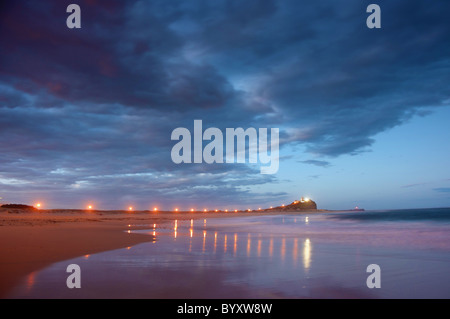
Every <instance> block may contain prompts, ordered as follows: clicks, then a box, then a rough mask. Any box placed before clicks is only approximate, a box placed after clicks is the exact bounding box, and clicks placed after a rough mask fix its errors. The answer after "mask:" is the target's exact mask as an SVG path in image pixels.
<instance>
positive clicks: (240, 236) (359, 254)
mask: <svg viewBox="0 0 450 319" xmlns="http://www.w3.org/2000/svg"><path fill="white" fill-rule="evenodd" d="M311 219H312V218H308V217H305V218H304V217H302V218H300V217H295V218H293V217H289V216H286V217H283V218H282V219H280V220H279V222H280V223H279V224H282V225H283V226H281V227H282V228H277V231H274V228H273V227H267V228H266V230H267V231H266V232H262V231H261V230H262V228H261V227H259V228H257V229H255V228H256V227H253V226H251V227H250V226H246V227H237V226H236V225H232V226H230V225H229V224H228V223H229V222H230V220H229V219H227V220H226V221H223V223H224V224H221V223H222V221H221V220H213V219H211V220H207V219H204V220H197V221H195V222H194V220H175V221H173V223H172V224H171V225H170V226H167V225H157V224H153V225H152V226H153V227H152V228H151V229H150V231H148V233H149V234H152V235H155V236H156V241H155V242H153V243H144V244H140V245H137V246H134V247H133V249H128V250H125V249H119V250H115V251H110V252H105V253H100V254H95V255H91V256H84V257H80V258H78V259H74V260H71V261H66V262H61V263H57V264H55V265H53V266H51V267H49V268H47V269H45V270H43V271H41V272H37V273H33V274H31V275H30V276H29V277H28V278H27V282H26V284H25V286H24V287H25V288H23V287H22V288H21V287H20V286H19V287H17V289H16V290H15V292H14V293H13V294H12V295H11V297H18V298H30V297H31V298H54V296H60V297H62V298H114V297H118V298H127V297H136V298H273V297H277V298H303V297H306V298H309V297H312V298H373V297H383V298H384V297H394V298H397V297H403V296H402V295H401V293H404V291H406V290H405V289H403V288H402V289H399V288H398V287H397V286H399V285H400V287H401V283H402V280H403V283H405V284H408V282H410V281H411V280H410V279H411V278H409V277H408V276H405V277H404V278H402V277H401V276H398V273H399V272H400V271H401V269H399V265H400V264H401V265H402V266H403V267H404V265H405V264H404V263H398V260H396V259H393V258H392V254H391V253H386V250H382V249H381V250H376V249H375V250H374V249H373V248H369V249H368V248H367V247H364V246H357V247H355V246H348V245H337V243H335V242H332V243H326V242H325V243H324V242H323V241H320V240H318V239H317V238H316V240H315V239H314V236H313V237H311V234H309V233H307V232H306V231H305V229H304V227H311ZM238 225H239V224H238ZM293 225H294V226H295V227H299V228H298V231H297V232H292V229H290V230H289V231H288V229H286V232H280V231H279V230H280V229H281V230H285V228H283V227H288V226H293ZM297 225H298V226H297ZM253 229H255V232H252V231H251V230H253ZM271 229H272V231H271ZM127 231H129V230H127ZM140 232H143V231H140ZM316 241H317V242H316ZM374 256H375V257H376V258H375V257H374ZM404 257H405V256H403V257H402V258H403V261H404V259H405V258H404ZM406 257H407V258H410V259H412V260H414V258H416V259H417V260H414V261H415V262H416V264H417V263H418V264H419V265H422V266H423V267H422V269H423V268H426V267H431V269H433V270H434V271H435V272H438V273H441V272H442V273H445V272H443V271H442V269H443V268H448V265H449V262H450V261H449V259H448V258H442V255H438V257H439V258H440V261H441V263H439V262H438V263H435V264H433V263H431V264H430V262H429V260H428V259H427V258H420V254H419V256H417V255H414V254H412V255H407V256H406ZM374 258H375V259H374ZM407 258H406V259H407ZM439 258H438V260H439ZM403 261H402V262H403ZM374 262H375V263H380V264H382V269H387V272H384V273H383V275H384V277H383V278H384V279H383V283H384V285H383V290H378V291H374V290H370V289H368V288H367V287H366V285H365V280H366V278H367V274H366V273H365V267H367V265H368V264H370V263H374ZM69 263H77V264H79V265H80V266H81V268H82V272H83V283H84V284H83V288H84V289H80V290H78V291H74V290H68V289H67V288H65V287H64V283H65V279H66V277H65V275H66V274H65V271H64V267H66V266H67V265H68V264H69ZM389 267H391V268H393V270H391V271H392V273H391V274H390V273H389V270H390V268H389ZM61 269H63V270H62V271H61ZM117 273H121V275H120V276H117V275H116V274H117ZM192 274H196V278H202V279H201V281H202V282H201V283H200V282H193V281H192ZM438 277H439V276H438V275H437V278H438ZM36 278H38V279H37V280H36ZM386 278H387V279H388V280H389V278H390V279H391V280H392V281H393V284H392V287H390V286H389V281H387V282H386ZM398 278H400V279H398ZM431 278H432V281H431V283H426V282H423V283H422V285H423V286H424V287H425V288H426V287H428V288H429V287H431V286H432V285H433V284H434V283H439V282H440V280H439V278H438V279H436V276H432V277H431ZM395 280H397V282H396V281H395ZM399 280H400V282H398V281H399ZM111 287H120V289H119V290H114V289H111ZM131 291H133V293H132V295H131V296H130V295H129V294H130V292H131ZM415 291H418V292H419V293H420V290H419V289H416V290H415ZM440 293H441V295H442V294H443V295H446V294H447V295H446V296H450V289H446V290H445V289H444V292H442V291H440Z"/></svg>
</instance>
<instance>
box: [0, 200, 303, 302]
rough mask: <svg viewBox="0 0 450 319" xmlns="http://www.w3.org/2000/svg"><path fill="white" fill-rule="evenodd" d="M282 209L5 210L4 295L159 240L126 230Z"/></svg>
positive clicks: (0, 234) (1, 232)
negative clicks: (66, 263) (27, 280)
mask: <svg viewBox="0 0 450 319" xmlns="http://www.w3.org/2000/svg"><path fill="white" fill-rule="evenodd" d="M276 213H277V212H270V213H264V212H263V213H260V212H255V213H252V212H245V213H239V212H238V213H234V212H233V213H220V212H219V213H201V212H194V213H191V212H178V213H172V212H158V213H155V212H133V213H130V212H126V211H83V210H39V211H33V212H29V211H23V210H16V209H2V208H0V242H1V243H2V244H1V245H0V298H1V297H4V296H5V295H6V293H7V292H8V291H9V290H10V289H11V288H13V287H14V285H16V284H17V283H18V282H19V280H20V279H21V278H23V277H24V276H26V275H28V274H30V273H32V272H34V271H37V270H39V269H42V268H44V267H46V266H49V265H50V264H52V263H55V262H58V261H62V260H66V259H71V258H75V257H79V256H83V255H89V254H94V253H98V252H102V251H107V250H112V249H118V248H124V247H129V246H133V245H136V244H138V243H142V242H146V241H151V240H153V237H152V236H150V235H145V234H135V233H130V234H129V233H127V232H126V230H128V229H134V230H136V229H145V228H146V227H145V226H135V225H147V224H152V223H158V224H161V223H164V222H170V221H173V220H175V219H179V220H182V219H200V218H224V217H239V216H252V215H269V214H276ZM283 214H286V212H283ZM295 214H298V213H295ZM128 225H131V227H130V226H128Z"/></svg>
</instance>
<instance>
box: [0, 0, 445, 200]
mask: <svg viewBox="0 0 450 319" xmlns="http://www.w3.org/2000/svg"><path fill="white" fill-rule="evenodd" d="M71 2H72V1H39V2H36V1H7V2H5V3H4V4H3V5H2V6H1V7H0V8H1V13H0V15H1V16H0V18H1V22H0V50H1V51H0V52H1V58H0V93H1V94H0V136H1V139H0V149H1V153H0V164H1V165H2V166H1V169H0V183H1V184H2V189H4V190H9V191H10V192H11V193H13V192H19V191H20V192H23V193H27V192H32V191H33V192H34V191H37V192H38V191H44V190H46V189H49V190H53V191H56V190H60V192H66V193H64V194H66V195H61V200H60V202H61V203H65V202H69V201H70V198H71V197H70V196H71V194H74V192H75V193H77V192H78V193H77V194H80V196H81V195H82V194H86V193H91V194H97V195H98V196H99V197H102V198H109V199H118V200H119V199H120V198H122V199H123V201H126V200H128V199H130V198H138V197H140V198H141V199H140V200H141V201H142V202H144V200H145V198H148V197H158V198H166V199H167V200H169V197H171V196H179V197H180V198H185V199H186V200H187V199H189V200H191V201H192V203H194V202H195V201H196V200H197V201H198V200H200V199H201V198H211V197H212V198H214V201H215V202H218V203H226V202H228V201H231V200H241V201H242V202H245V203H247V201H246V198H253V199H264V198H265V196H274V197H277V198H279V197H280V196H281V197H282V196H284V195H285V194H281V193H271V194H269V193H264V192H261V193H252V192H250V191H244V190H243V187H245V186H251V185H255V184H256V185H262V184H264V183H276V182H277V180H276V179H275V178H274V177H273V176H271V177H268V176H261V175H260V174H259V173H258V172H259V170H258V169H255V168H251V167H247V166H245V165H199V166H196V165H175V164H173V163H172V162H171V160H170V149H171V147H172V145H173V141H171V140H170V133H171V132H172V130H173V129H174V128H176V127H187V128H189V129H191V128H192V126H193V120H194V119H202V120H203V123H204V127H213V126H214V127H218V128H221V129H224V128H226V127H244V128H247V127H280V130H281V131H280V139H281V141H280V142H281V146H282V147H283V146H288V145H291V146H292V145H303V146H305V149H306V150H307V152H309V153H311V154H312V155H314V156H315V157H314V158H317V159H315V160H306V161H303V163H306V164H313V165H319V166H328V165H329V160H328V159H327V158H328V157H335V156H339V155H342V154H358V153H360V152H363V151H368V150H370V146H371V145H372V143H373V141H374V136H375V135H376V134H378V133H380V132H383V131H386V130H388V129H390V128H392V127H395V126H398V125H401V124H402V123H404V122H406V121H408V120H409V119H410V118H412V117H413V116H425V115H426V114H428V113H430V112H432V110H433V108H435V107H440V106H441V107H442V106H446V107H448V105H449V103H450V102H449V101H450V88H449V86H448V85H447V84H448V83H449V82H450V58H449V57H450V44H449V41H448V39H450V24H449V23H448V14H447V13H448V12H450V3H448V2H447V1H432V2H429V1H425V0H416V1H395V2H392V1H382V0H380V1H379V2H378V3H379V4H380V6H381V8H382V29H380V30H370V29H368V28H367V27H366V26H365V19H366V17H367V13H366V7H367V5H368V4H369V3H370V2H369V1H357V0H348V1H339V2H330V1H315V2H314V3H310V2H303V1H297V0H284V1H275V0H248V1H236V0H218V1H201V0H199V1H165V0H164V1H163V0H161V1H155V0H152V1H79V2H78V3H79V4H80V6H81V8H82V28H81V29H74V30H70V29H68V28H66V27H65V19H66V17H67V13H66V12H65V9H66V7H67V5H68V4H70V3H71ZM302 155H303V154H302ZM118 185H119V186H118ZM61 194H62V193H61ZM167 194H169V195H167ZM252 196H253V197H252Z"/></svg>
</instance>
